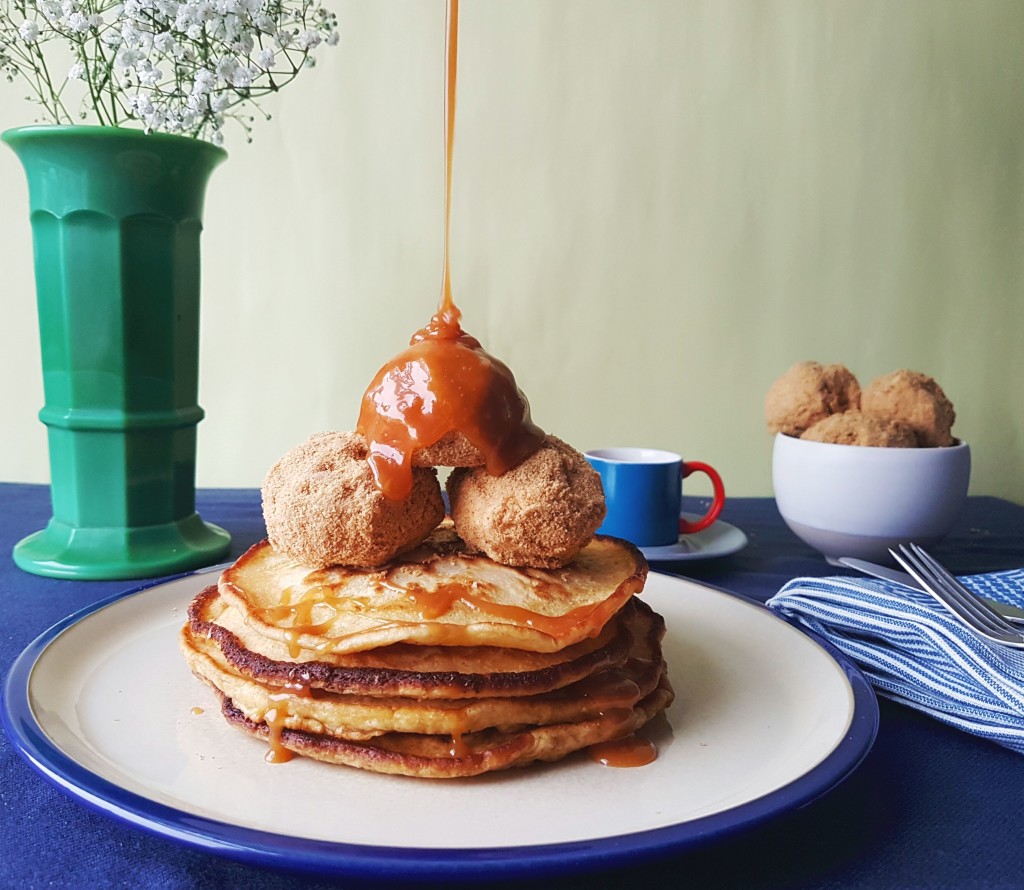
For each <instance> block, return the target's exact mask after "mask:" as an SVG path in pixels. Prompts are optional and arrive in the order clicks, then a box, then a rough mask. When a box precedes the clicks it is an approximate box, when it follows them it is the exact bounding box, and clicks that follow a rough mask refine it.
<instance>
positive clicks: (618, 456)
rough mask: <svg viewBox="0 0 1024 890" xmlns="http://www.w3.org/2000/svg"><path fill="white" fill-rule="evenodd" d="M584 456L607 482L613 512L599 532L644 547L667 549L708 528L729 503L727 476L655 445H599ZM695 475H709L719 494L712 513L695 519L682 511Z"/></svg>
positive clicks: (605, 493) (713, 504)
mask: <svg viewBox="0 0 1024 890" xmlns="http://www.w3.org/2000/svg"><path fill="white" fill-rule="evenodd" d="M584 456H585V457H586V459H587V460H588V461H589V462H590V465H591V466H592V467H593V468H594V469H595V470H597V472H598V473H600V475H601V483H602V484H603V485H604V498H605V504H606V505H607V508H608V513H607V515H606V516H605V519H604V523H603V524H602V525H601V527H600V528H599V529H598V530H597V532H598V534H601V535H612V536H614V537H616V538H625V539H626V540H627V541H632V542H633V543H634V544H636V545H637V546H638V547H663V546H666V545H668V544H675V543H676V542H677V541H678V540H679V536H680V535H683V534H691V533H693V532H699V531H700V530H701V529H704V528H707V527H708V526H709V525H711V524H712V523H713V522H714V521H715V520H716V519H717V518H718V515H719V514H720V513H721V512H722V507H723V506H724V505H725V486H723V485H722V477H721V476H719V475H718V471H717V470H715V468H714V467H712V466H710V465H709V464H705V463H701V462H699V461H684V460H683V458H682V457H681V456H680V455H678V454H675V453H673V452H671V451H659V450H657V449H655V448H599V449H596V450H594V451H587V452H586V453H585V455H584ZM691 473H706V474H707V476H708V477H709V478H710V479H711V485H712V487H713V488H714V492H715V494H714V498H713V499H712V501H711V506H710V508H708V511H707V513H705V514H704V516H702V517H701V518H700V519H698V520H697V521H695V522H692V521H689V520H687V519H684V518H683V517H681V516H680V515H679V507H680V504H681V501H682V495H683V479H685V478H686V477H687V476H689V475H690V474H691Z"/></svg>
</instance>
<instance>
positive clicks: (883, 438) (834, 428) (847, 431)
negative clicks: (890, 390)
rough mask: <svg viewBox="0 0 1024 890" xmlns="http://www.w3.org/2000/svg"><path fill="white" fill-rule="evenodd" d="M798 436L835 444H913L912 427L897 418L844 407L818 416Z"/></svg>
mask: <svg viewBox="0 0 1024 890" xmlns="http://www.w3.org/2000/svg"><path fill="white" fill-rule="evenodd" d="M800 438H801V439H809V440H811V441H812V442H831V443H833V444H835V445H870V446H874V447H876V448H916V447H917V436H915V435H914V431H913V430H912V429H911V428H910V427H908V426H906V425H904V424H902V423H899V422H897V421H894V420H887V419H885V418H882V417H874V416H872V415H870V414H863V413H861V412H860V411H846V412H844V413H843V414H832V415H830V416H828V417H826V418H825V419H824V420H819V421H818V422H817V423H816V424H814V426H812V427H811V428H810V429H808V430H805V431H804V434H803V435H802V436H801V437H800Z"/></svg>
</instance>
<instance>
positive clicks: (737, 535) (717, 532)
mask: <svg viewBox="0 0 1024 890" xmlns="http://www.w3.org/2000/svg"><path fill="white" fill-rule="evenodd" d="M681 515H682V517H683V518H684V519H689V520H690V521H692V522H696V521H697V520H698V519H700V515H699V514H697V513H683V514H681ZM746 546H747V536H746V535H745V534H743V532H741V531H740V530H739V529H738V528H736V526H734V525H729V523H728V522H722V521H721V520H719V521H718V522H715V523H712V524H711V525H709V526H708V527H707V528H706V529H703V530H702V531H699V532H694V533H693V534H689V535H680V536H679V540H678V541H676V543H675V544H665V545H664V546H662V547H641V548H640V552H641V553H643V555H644V556H645V557H646V558H647V561H648V562H679V561H681V560H687V559H713V558H715V557H718V556H729V555H730V554H732V553H736V552H737V551H738V550H742V549H743V548H744V547H746Z"/></svg>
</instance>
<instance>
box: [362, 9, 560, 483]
mask: <svg viewBox="0 0 1024 890" xmlns="http://www.w3.org/2000/svg"><path fill="white" fill-rule="evenodd" d="M446 31H447V38H446V67H445V121H444V124H445V126H444V140H445V178H444V181H445V191H444V264H443V270H442V276H441V278H442V281H441V299H440V301H439V305H438V309H437V313H436V314H435V315H434V316H433V318H431V320H430V322H429V323H428V324H427V325H426V327H424V328H422V329H421V330H419V331H417V332H416V333H415V334H414V335H413V337H412V339H411V340H410V343H409V348H408V349H407V350H405V351H404V352H402V353H400V354H399V355H398V356H396V357H395V358H394V359H392V360H391V361H390V362H389V363H388V364H386V365H384V367H383V368H381V369H380V370H379V371H378V372H377V375H376V377H374V379H373V381H372V382H371V383H370V386H369V387H368V388H367V390H366V393H365V394H364V396H363V400H362V403H361V406H360V410H359V420H358V423H357V425H356V429H357V430H358V432H360V433H361V434H362V435H363V436H364V437H365V438H366V440H367V444H368V446H369V451H370V453H369V463H370V468H371V469H372V471H373V475H374V478H375V479H376V481H377V485H378V487H379V488H380V489H381V491H382V492H383V493H384V495H385V496H386V497H388V498H390V499H393V500H401V499H402V498H404V497H406V496H407V495H408V494H409V492H410V491H411V490H412V454H413V452H414V451H416V450H417V449H419V448H425V447H428V446H430V445H433V444H435V443H436V442H438V441H439V440H441V439H442V438H444V436H446V435H448V434H449V433H456V432H457V433H461V434H462V435H463V436H465V438H466V439H468V440H469V442H470V443H471V444H472V445H474V446H475V447H476V448H477V449H478V450H479V451H481V452H482V453H483V456H484V462H485V466H486V468H487V472H489V473H491V474H493V475H500V474H501V473H504V472H505V471H506V470H509V469H511V468H512V467H514V466H515V465H516V464H518V463H520V462H521V461H522V460H524V459H525V458H527V457H529V455H530V454H532V453H533V452H534V451H536V450H537V449H538V448H539V447H540V445H541V443H542V442H543V440H544V433H543V431H542V430H541V429H540V428H539V427H537V426H536V425H534V423H533V422H532V420H531V419H530V406H529V403H528V402H527V400H526V397H525V396H524V395H523V393H522V392H521V391H520V390H519V387H518V386H517V385H516V382H515V378H514V377H513V375H512V372H511V371H510V370H509V369H508V367H507V366H506V365H504V364H503V363H502V362H500V361H498V360H497V359H496V358H494V357H493V356H491V355H488V353H487V352H485V351H484V350H483V348H482V347H481V345H480V342H479V341H478V340H477V339H476V338H475V337H472V336H470V335H469V334H467V333H465V332H464V331H463V330H462V327H461V325H460V323H459V322H460V319H461V317H462V314H461V312H460V311H459V309H458V307H456V305H455V302H454V300H453V299H452V287H451V262H450V231H451V199H452V154H453V149H454V145H455V96H456V90H455V86H456V81H457V70H458V32H459V0H448V7H447V22H446Z"/></svg>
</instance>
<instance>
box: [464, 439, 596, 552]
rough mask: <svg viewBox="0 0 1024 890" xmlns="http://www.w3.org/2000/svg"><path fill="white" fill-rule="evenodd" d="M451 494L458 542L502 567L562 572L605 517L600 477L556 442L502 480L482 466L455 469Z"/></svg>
mask: <svg viewBox="0 0 1024 890" xmlns="http://www.w3.org/2000/svg"><path fill="white" fill-rule="evenodd" d="M447 490H448V498H449V501H450V502H451V516H452V521H453V522H454V523H455V530H456V531H457V532H458V534H459V537H461V538H462V540H463V541H465V542H466V544H468V545H469V546H470V547H472V548H473V549H475V550H477V551H479V552H481V553H484V554H486V555H487V556H489V557H490V558H491V559H493V560H494V561H495V562H499V563H502V564H503V565H511V566H529V567H534V568H561V567H562V566H564V565H567V564H568V563H570V562H571V561H572V560H573V559H574V558H575V556H576V554H578V553H579V552H580V550H581V549H583V547H584V546H586V545H587V544H588V543H589V542H590V541H591V539H592V538H593V537H594V532H595V531H596V530H597V528H598V526H599V525H600V524H601V522H602V521H603V520H604V516H605V502H604V489H603V488H602V486H601V477H600V476H599V475H598V473H597V471H596V470H594V468H593V467H591V466H590V464H589V463H587V460H586V458H584V457H583V455H582V454H580V453H579V452H578V451H576V450H575V449H574V448H572V447H571V446H569V445H567V444H566V443H565V442H563V441H562V440H561V439H557V438H555V437H554V436H548V437H547V438H546V439H545V441H544V444H543V445H542V446H541V447H540V448H539V449H538V450H537V451H535V452H534V453H533V454H532V455H530V456H529V457H528V458H526V460H524V461H523V462H522V463H520V464H519V465H518V466H515V467H513V468H512V469H511V470H509V471H508V472H506V473H503V474H502V475H500V476H492V475H490V474H489V473H488V472H487V471H486V470H485V469H483V468H474V469H457V470H453V471H452V474H451V475H450V476H449V477H448V482H447Z"/></svg>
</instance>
